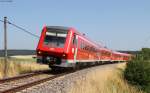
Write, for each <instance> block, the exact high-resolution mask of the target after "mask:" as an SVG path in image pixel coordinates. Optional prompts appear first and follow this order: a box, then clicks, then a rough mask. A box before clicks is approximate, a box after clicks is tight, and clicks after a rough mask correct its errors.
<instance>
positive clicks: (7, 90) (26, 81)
mask: <svg viewBox="0 0 150 93" xmlns="http://www.w3.org/2000/svg"><path fill="white" fill-rule="evenodd" d="M68 73H71V72H65V73H59V74H53V73H52V74H51V72H49V73H47V71H46V73H45V72H37V73H30V74H26V75H22V76H17V77H13V78H7V79H2V80H0V93H15V92H18V91H21V90H23V89H26V88H29V87H32V86H35V85H37V84H40V83H43V82H46V81H49V80H52V79H54V78H57V77H60V76H63V75H66V74H68Z"/></svg>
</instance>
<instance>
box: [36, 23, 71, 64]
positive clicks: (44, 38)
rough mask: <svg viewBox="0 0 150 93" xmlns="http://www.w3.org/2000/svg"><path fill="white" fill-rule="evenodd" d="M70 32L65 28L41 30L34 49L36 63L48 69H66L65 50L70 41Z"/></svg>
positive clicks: (57, 27) (55, 27) (52, 27)
mask: <svg viewBox="0 0 150 93" xmlns="http://www.w3.org/2000/svg"><path fill="white" fill-rule="evenodd" d="M70 37H71V36H70V31H69V28H67V27H59V26H46V27H44V28H43V30H42V33H41V37H40V40H39V43H38V46H37V49H36V52H37V62H38V63H42V64H48V65H49V66H50V67H67V66H68V65H67V64H66V62H62V60H66V59H67V55H68V54H67V53H66V51H67V49H68V47H69V44H68V41H70V39H71V38H70Z"/></svg>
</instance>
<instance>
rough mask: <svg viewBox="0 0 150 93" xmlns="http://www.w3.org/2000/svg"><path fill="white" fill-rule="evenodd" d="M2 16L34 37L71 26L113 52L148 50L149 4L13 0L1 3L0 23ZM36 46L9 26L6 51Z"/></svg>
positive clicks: (102, 0) (0, 26)
mask: <svg viewBox="0 0 150 93" xmlns="http://www.w3.org/2000/svg"><path fill="white" fill-rule="evenodd" d="M4 16H7V17H8V20H9V21H11V22H13V23H15V24H17V25H19V26H21V27H24V28H25V29H27V30H29V31H30V32H32V33H35V34H37V35H40V33H41V29H42V27H43V26H44V25H60V26H69V27H70V26H71V27H74V28H76V29H77V30H78V31H80V32H82V33H85V34H86V36H88V37H89V38H90V39H91V40H93V41H95V42H99V43H102V44H104V45H106V46H107V47H108V48H110V49H113V50H139V49H140V48H142V47H150V0H12V2H0V19H1V20H3V17H4ZM37 43H38V39H37V38H34V37H32V36H30V35H28V34H26V33H23V32H21V31H20V30H19V29H16V28H15V27H13V26H11V25H8V48H9V49H35V48H36V46H37ZM0 49H3V23H0Z"/></svg>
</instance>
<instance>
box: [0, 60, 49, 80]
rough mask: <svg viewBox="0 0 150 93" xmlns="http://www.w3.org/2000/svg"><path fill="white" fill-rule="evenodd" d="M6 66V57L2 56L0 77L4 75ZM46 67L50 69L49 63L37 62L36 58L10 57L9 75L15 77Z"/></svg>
mask: <svg viewBox="0 0 150 93" xmlns="http://www.w3.org/2000/svg"><path fill="white" fill-rule="evenodd" d="M4 67H5V64H4V59H3V58H0V78H3V77H4ZM46 69H49V67H48V66H47V65H41V64H37V63H36V61H35V59H17V58H9V59H8V68H7V77H13V76H17V75H19V74H23V73H28V72H32V71H37V70H46Z"/></svg>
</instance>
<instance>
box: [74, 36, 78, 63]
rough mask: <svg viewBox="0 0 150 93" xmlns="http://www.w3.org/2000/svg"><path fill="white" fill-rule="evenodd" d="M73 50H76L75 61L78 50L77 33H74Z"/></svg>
mask: <svg viewBox="0 0 150 93" xmlns="http://www.w3.org/2000/svg"><path fill="white" fill-rule="evenodd" d="M73 50H74V55H73V58H74V62H76V61H77V52H78V36H77V35H76V34H74V36H73Z"/></svg>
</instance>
